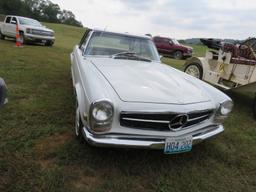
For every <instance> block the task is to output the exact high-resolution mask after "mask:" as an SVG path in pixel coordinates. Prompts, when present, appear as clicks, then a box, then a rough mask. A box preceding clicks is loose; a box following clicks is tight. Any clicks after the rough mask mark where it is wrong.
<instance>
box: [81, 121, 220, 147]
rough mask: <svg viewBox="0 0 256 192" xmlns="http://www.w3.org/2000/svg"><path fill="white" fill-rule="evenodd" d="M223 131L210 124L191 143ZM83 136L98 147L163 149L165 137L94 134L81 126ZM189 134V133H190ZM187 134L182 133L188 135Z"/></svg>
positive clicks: (218, 126) (196, 134)
mask: <svg viewBox="0 0 256 192" xmlns="http://www.w3.org/2000/svg"><path fill="white" fill-rule="evenodd" d="M223 131H224V127H223V126H222V125H211V126H208V127H206V128H204V129H201V130H200V131H198V132H196V133H191V134H192V136H193V145H194V144H197V143H199V142H201V141H203V140H205V139H208V138H210V137H213V136H215V135H218V134H219V133H221V132H223ZM82 132H83V136H84V138H85V140H86V141H87V142H88V143H89V144H91V145H94V146H100V147H125V148H148V149H164V146H165V140H166V137H154V136H141V135H125V134H123V135H122V134H103V135H95V134H92V133H90V132H89V131H88V130H87V128H85V127H84V128H83V131H82ZM191 134H190V135H191ZM188 135H189V134H187V135H182V137H183V136H184V137H185V136H188Z"/></svg>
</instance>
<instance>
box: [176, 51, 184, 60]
mask: <svg viewBox="0 0 256 192" xmlns="http://www.w3.org/2000/svg"><path fill="white" fill-rule="evenodd" d="M182 58H183V53H182V52H181V51H175V52H174V59H182Z"/></svg>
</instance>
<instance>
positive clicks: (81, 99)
mask: <svg viewBox="0 0 256 192" xmlns="http://www.w3.org/2000/svg"><path fill="white" fill-rule="evenodd" d="M74 89H75V97H76V100H77V104H78V107H79V112H80V116H81V118H82V120H85V119H84V118H85V117H87V115H88V114H87V112H86V111H87V110H86V109H87V108H89V107H90V106H86V103H85V94H84V92H83V89H82V87H81V85H80V84H79V83H76V84H75V86H74Z"/></svg>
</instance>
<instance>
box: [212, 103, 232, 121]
mask: <svg viewBox="0 0 256 192" xmlns="http://www.w3.org/2000/svg"><path fill="white" fill-rule="evenodd" d="M233 106H234V104H233V101H232V100H227V101H224V102H222V103H220V105H219V108H218V110H217V111H216V115H215V121H216V122H218V123H223V121H224V120H225V119H226V118H227V116H228V114H229V113H230V112H231V111H232V109H233Z"/></svg>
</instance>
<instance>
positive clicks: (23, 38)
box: [20, 32, 26, 44]
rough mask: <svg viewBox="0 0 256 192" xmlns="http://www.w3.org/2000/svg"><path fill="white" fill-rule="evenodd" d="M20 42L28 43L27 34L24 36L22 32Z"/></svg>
mask: <svg viewBox="0 0 256 192" xmlns="http://www.w3.org/2000/svg"><path fill="white" fill-rule="evenodd" d="M20 43H21V44H25V43H26V40H25V36H24V34H23V32H20Z"/></svg>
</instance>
